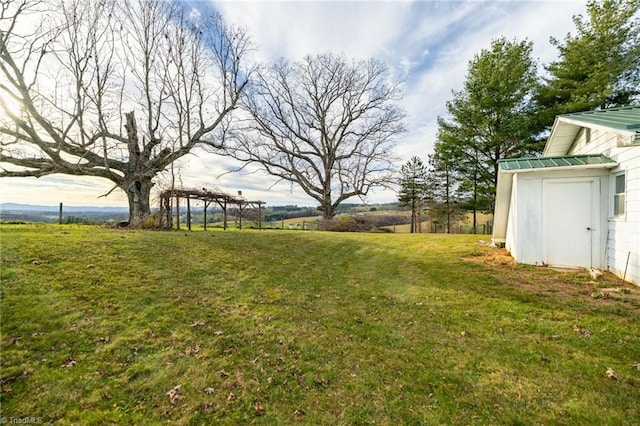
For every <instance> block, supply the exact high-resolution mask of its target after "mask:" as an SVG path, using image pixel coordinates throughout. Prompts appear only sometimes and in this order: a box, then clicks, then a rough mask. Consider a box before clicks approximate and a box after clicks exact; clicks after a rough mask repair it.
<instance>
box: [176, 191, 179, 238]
mask: <svg viewBox="0 0 640 426" xmlns="http://www.w3.org/2000/svg"><path fill="white" fill-rule="evenodd" d="M176 228H177V229H178V230H180V196H179V195H178V194H176Z"/></svg>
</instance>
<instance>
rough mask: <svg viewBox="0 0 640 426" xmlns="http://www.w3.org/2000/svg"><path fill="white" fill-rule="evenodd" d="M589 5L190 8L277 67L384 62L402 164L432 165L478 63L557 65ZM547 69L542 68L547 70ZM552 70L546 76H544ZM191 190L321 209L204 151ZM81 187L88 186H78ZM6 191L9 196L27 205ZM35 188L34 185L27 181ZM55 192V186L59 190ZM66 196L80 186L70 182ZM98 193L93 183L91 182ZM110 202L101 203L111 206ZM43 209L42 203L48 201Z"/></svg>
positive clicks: (183, 169) (193, 160)
mask: <svg viewBox="0 0 640 426" xmlns="http://www.w3.org/2000/svg"><path fill="white" fill-rule="evenodd" d="M585 5H586V1H493V0H486V1H413V2H411V1H350V2H342V1H331V2H329V1H310V2H307V1H303V2H294V1H267V2H260V1H222V2H216V1H214V2H208V3H207V2H202V1H199V2H198V1H196V2H193V3H190V4H189V6H188V7H189V8H190V9H189V10H191V7H193V8H194V12H193V13H206V12H207V9H208V8H210V9H211V10H216V11H218V12H220V13H221V14H222V16H223V18H224V19H225V20H226V22H227V23H229V24H235V25H239V26H241V27H245V28H246V29H247V30H248V32H249V34H250V36H251V37H252V40H253V41H254V43H255V44H256V47H257V48H258V49H257V50H256V52H255V53H254V58H253V59H254V60H256V61H264V62H269V61H273V60H275V59H276V58H279V57H285V58H287V59H290V60H299V59H301V58H302V57H303V56H304V55H307V54H315V53H324V52H328V51H331V52H335V53H343V54H344V55H346V56H347V57H356V58H369V57H376V58H379V59H381V60H384V61H385V62H386V63H387V64H388V65H389V66H390V68H391V70H392V73H393V75H395V76H396V77H397V78H400V79H402V80H404V88H405V95H404V99H403V100H402V103H401V106H402V107H403V108H404V109H405V110H406V111H407V113H408V114H409V116H408V118H407V123H406V124H407V130H408V131H407V132H406V133H405V134H403V135H401V136H400V137H399V138H398V141H397V142H398V148H397V151H398V154H399V155H400V157H401V161H402V162H406V161H407V160H408V159H409V158H410V157H412V156H414V155H417V156H419V157H421V158H422V159H423V160H426V157H427V155H428V154H429V153H431V152H432V150H433V144H434V142H435V138H436V133H437V123H436V120H437V118H438V116H444V115H446V102H447V101H448V100H449V99H451V92H452V90H460V89H461V88H462V86H463V83H464V80H465V76H466V72H467V66H468V62H469V60H471V59H472V58H473V56H474V55H475V54H477V53H479V52H480V51H481V49H486V48H489V47H490V44H491V41H492V40H494V39H496V38H498V37H500V36H502V35H504V36H505V37H507V38H508V39H518V40H524V39H528V40H530V41H532V42H533V43H534V50H533V54H534V57H537V58H539V59H540V61H541V64H544V63H548V62H550V61H552V60H554V59H555V58H556V56H557V51H556V49H555V47H553V46H552V45H551V44H550V43H549V37H551V36H553V37H556V38H559V39H563V38H564V36H565V35H566V34H567V33H568V32H574V26H573V22H572V19H571V18H572V16H573V15H576V14H584V13H585V12H586V7H585ZM541 68H542V67H541ZM540 71H542V69H540ZM179 165H180V174H181V176H182V179H183V183H184V185H185V186H189V187H191V186H193V187H201V186H217V187H219V188H220V189H222V190H223V191H227V192H230V193H236V191H237V190H242V191H243V195H244V196H245V197H247V198H251V199H258V200H263V201H267V202H268V203H269V204H271V205H277V204H298V205H313V206H314V205H316V202H315V201H314V200H312V199H311V198H309V197H308V196H306V195H305V194H303V193H302V192H301V191H300V190H299V189H296V188H292V187H291V185H290V184H284V183H281V184H278V185H275V186H273V183H274V179H273V178H271V177H268V176H265V175H263V174H261V173H257V172H251V173H248V171H252V169H248V170H245V171H244V172H243V173H232V174H224V172H225V171H227V170H228V169H230V168H233V167H237V166H238V164H237V163H234V162H233V161H231V160H229V159H226V158H223V157H218V156H215V155H213V154H207V153H203V152H194V155H190V156H188V157H185V159H184V160H182V161H181V162H180V163H179ZM70 179H72V182H76V181H77V182H80V180H77V179H76V178H70ZM5 182H7V181H6V180H3V181H2V182H0V184H1V185H2V186H3V188H2V196H3V198H11V200H10V201H13V200H14V199H16V198H17V195H16V196H14V192H12V191H11V190H7V188H5V186H6V185H7V184H6V183H5ZM24 182H25V183H24V184H18V183H17V180H11V184H12V185H14V184H15V185H16V188H17V187H18V186H20V185H26V187H28V190H29V191H34V193H35V192H38V193H43V194H45V195H46V193H47V191H49V192H50V191H53V189H51V188H53V187H55V184H56V182H60V181H45V180H43V179H41V180H39V181H38V184H39V185H41V184H42V182H47V185H46V186H42V187H41V188H44V189H38V188H39V186H36V185H32V184H31V183H30V182H31V181H29V180H24ZM27 182H29V183H27ZM82 182H83V183H78V186H77V187H78V192H79V193H80V192H83V193H84V194H85V196H86V197H87V200H88V202H91V203H93V202H95V201H96V197H97V196H98V195H100V194H102V193H104V192H105V191H104V188H105V187H106V188H107V190H108V188H109V183H108V182H107V183H105V184H100V185H96V186H95V187H94V188H95V189H92V190H89V187H87V185H89V184H88V183H86V182H88V181H82ZM49 185H53V186H49ZM60 185H62V186H59V187H56V188H62V189H60V191H62V192H63V193H68V191H67V188H70V186H69V185H71V187H72V186H73V185H74V184H73V183H69V182H68V181H66V182H64V183H60ZM91 185H93V183H92V184H91ZM395 198H396V195H395V194H394V193H393V192H392V191H381V190H380V191H377V192H376V193H375V194H373V195H371V196H370V197H368V201H370V202H392V201H395ZM102 200H104V199H100V202H102ZM38 202H39V201H38Z"/></svg>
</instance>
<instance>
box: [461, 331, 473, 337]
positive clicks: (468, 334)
mask: <svg viewBox="0 0 640 426" xmlns="http://www.w3.org/2000/svg"><path fill="white" fill-rule="evenodd" d="M460 335H461V336H462V337H471V333H469V332H468V331H462V332H461V333H460Z"/></svg>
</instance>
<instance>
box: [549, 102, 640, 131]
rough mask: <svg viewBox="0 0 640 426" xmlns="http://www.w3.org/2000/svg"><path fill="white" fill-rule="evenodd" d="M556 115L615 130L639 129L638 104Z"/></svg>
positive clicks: (639, 110)
mask: <svg viewBox="0 0 640 426" xmlns="http://www.w3.org/2000/svg"><path fill="white" fill-rule="evenodd" d="M558 117H564V118H567V119H571V120H575V121H579V122H583V123H585V124H592V125H597V126H604V127H610V128H612V129H616V130H623V131H632V132H633V131H635V132H639V131H640V105H631V106H626V107H620V108H609V109H601V110H598V111H586V112H576V113H572V114H563V115H560V116H558Z"/></svg>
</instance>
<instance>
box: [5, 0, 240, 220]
mask: <svg viewBox="0 0 640 426" xmlns="http://www.w3.org/2000/svg"><path fill="white" fill-rule="evenodd" d="M0 13H1V16H0V23H1V24H2V27H1V30H0V94H1V97H2V99H4V100H2V101H0V108H1V110H0V111H3V112H4V114H3V115H1V116H0V144H1V145H0V148H1V152H0V162H2V163H3V167H2V170H1V171H0V177H4V176H13V177H15V176H25V177H26V176H33V177H40V176H45V175H50V174H55V173H61V174H68V175H82V176H94V177H101V178H105V179H109V180H110V181H112V182H113V183H114V187H113V189H112V190H111V191H113V190H115V189H117V188H119V189H121V190H122V191H124V192H125V193H126V194H127V197H128V200H129V210H130V223H131V224H133V225H136V224H139V223H141V222H143V221H144V219H145V218H146V216H147V215H149V213H150V201H149V199H150V193H151V189H152V187H153V185H154V182H153V180H154V177H155V176H156V175H157V174H158V173H160V172H162V171H163V170H164V169H166V168H167V166H169V165H170V164H172V163H173V162H174V161H175V160H176V159H178V158H180V157H182V156H184V155H186V154H187V153H189V152H191V151H192V150H193V149H194V148H195V147H198V146H200V147H205V148H207V147H209V148H220V147H221V145H222V134H223V132H224V128H225V127H226V126H228V123H229V121H230V117H231V112H232V111H233V110H234V109H235V108H236V106H237V103H238V100H239V98H240V95H241V93H242V91H243V90H244V88H245V86H246V84H247V81H248V78H249V75H250V73H251V70H250V69H244V68H243V66H242V65H243V62H242V58H243V57H244V56H245V54H246V53H247V51H248V50H249V49H250V42H249V39H248V37H247V35H246V33H245V31H244V30H241V29H238V28H235V27H228V26H226V25H225V24H224V23H223V22H222V19H221V18H220V16H217V15H214V16H210V17H200V16H197V15H194V14H193V13H191V14H189V13H187V12H185V10H184V9H183V7H182V5H180V3H178V2H175V3H171V2H166V1H161V0H157V1H153V0H151V1H149V0H140V1H129V2H123V3H120V2H118V1H116V0H101V1H95V2H91V1H90V2H87V1H83V0H70V1H64V0H49V1H46V2H42V3H36V2H33V1H29V0H23V1H21V2H16V1H13V2H11V1H9V2H6V1H2V9H1V11H0ZM34 18H38V19H40V23H39V24H35V23H34ZM19 28H20V29H21V30H20V31H18V29H19ZM12 105H19V107H20V109H19V111H15V109H14V108H12ZM125 111H126V113H125ZM136 114H137V115H138V117H140V118H141V120H140V123H138V122H137V120H136V117H135V115H136ZM111 191H109V193H110V192H111ZM105 195H108V194H105Z"/></svg>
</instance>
